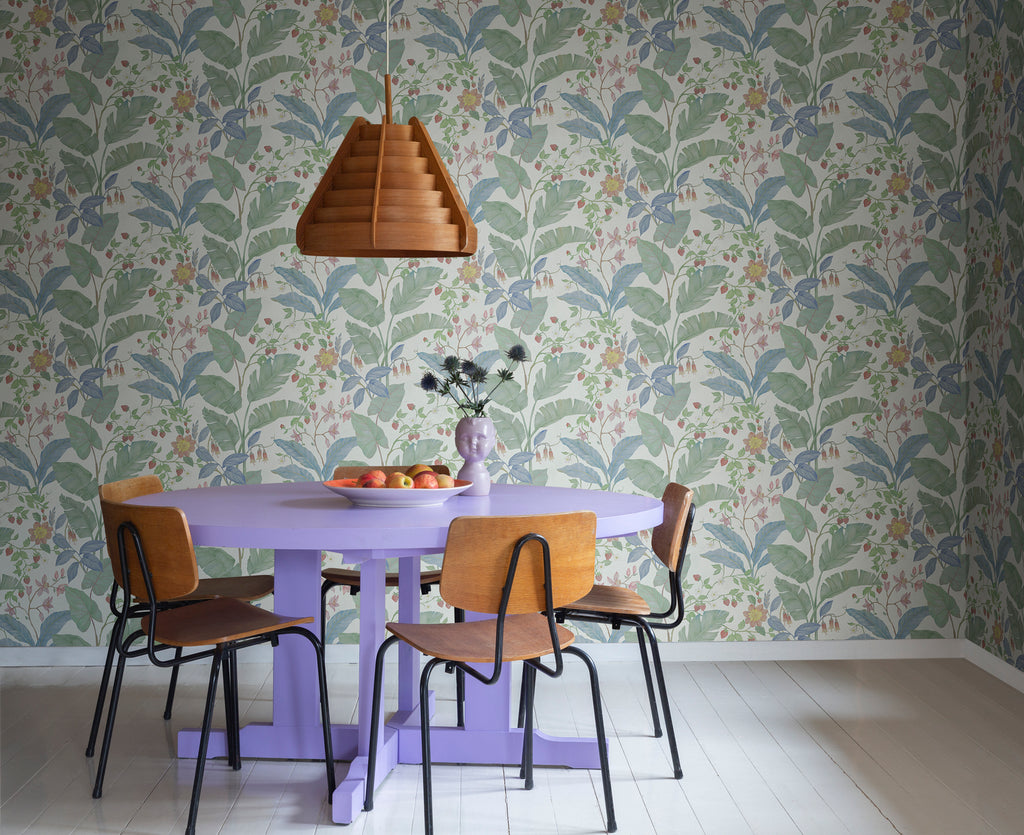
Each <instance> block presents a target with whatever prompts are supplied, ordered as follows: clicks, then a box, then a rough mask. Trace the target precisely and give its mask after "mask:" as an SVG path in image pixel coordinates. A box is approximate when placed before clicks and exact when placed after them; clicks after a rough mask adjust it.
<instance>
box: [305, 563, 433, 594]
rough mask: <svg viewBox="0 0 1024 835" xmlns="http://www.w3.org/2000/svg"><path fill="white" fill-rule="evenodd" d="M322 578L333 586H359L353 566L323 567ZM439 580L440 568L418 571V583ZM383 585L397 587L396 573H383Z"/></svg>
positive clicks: (427, 584)
mask: <svg viewBox="0 0 1024 835" xmlns="http://www.w3.org/2000/svg"><path fill="white" fill-rule="evenodd" d="M320 574H321V576H322V577H323V578H324V580H326V581H328V582H329V583H331V584H332V585H335V586H348V587H349V588H353V587H356V588H358V587H359V583H360V579H359V572H358V571H357V570H355V569H353V568H325V569H324V570H323V571H322V572H320ZM440 582H441V569H439V568H438V569H435V570H431V571H421V572H420V585H421V586H433V585H437V584H438V583H440ZM384 585H385V586H387V587H388V588H392V589H396V588H398V573H397V572H393V571H392V572H388V573H387V574H385V575H384Z"/></svg>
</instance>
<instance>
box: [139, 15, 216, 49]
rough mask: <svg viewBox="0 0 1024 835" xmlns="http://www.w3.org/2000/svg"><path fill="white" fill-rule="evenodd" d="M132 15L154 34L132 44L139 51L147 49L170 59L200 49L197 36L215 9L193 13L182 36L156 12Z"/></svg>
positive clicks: (188, 18)
mask: <svg viewBox="0 0 1024 835" xmlns="http://www.w3.org/2000/svg"><path fill="white" fill-rule="evenodd" d="M132 14H133V15H135V17H136V18H138V19H139V21H141V22H142V24H143V25H144V26H145V27H146V28H147V29H150V30H152V32H153V34H150V35H142V36H140V37H138V38H132V39H131V41H130V43H133V44H135V45H136V46H137V47H138V48H139V49H147V50H149V51H150V52H155V53H156V54H158V55H166V56H168V57H169V58H174V57H184V56H185V55H188V54H189V53H190V52H193V51H194V50H196V49H197V48H198V47H199V42H198V40H196V35H197V34H198V33H199V32H200V31H201V30H202V28H203V26H205V25H206V22H207V21H208V20H209V19H210V18H211V17H213V7H212V6H207V7H206V8H200V9H196V10H195V11H193V12H192V13H191V14H189V15H188V17H186V18H185V20H184V22H183V23H182V24H181V35H178V34H177V33H176V32H175V31H174V27H173V26H171V24H169V23H168V22H167V21H166V20H164V19H163V18H162V17H160V15H158V14H157V13H156V12H151V11H149V10H144V9H132Z"/></svg>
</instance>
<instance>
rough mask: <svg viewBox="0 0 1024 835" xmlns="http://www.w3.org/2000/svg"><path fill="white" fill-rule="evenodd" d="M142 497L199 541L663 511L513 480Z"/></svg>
mask: <svg viewBox="0 0 1024 835" xmlns="http://www.w3.org/2000/svg"><path fill="white" fill-rule="evenodd" d="M136 502H137V503H138V504H147V505H165V506H166V505H171V506H174V507H179V508H181V509H182V510H183V511H184V512H185V515H186V516H187V517H188V524H189V529H190V530H191V532H192V540H193V542H194V543H195V544H196V545H217V546H220V547H222V548H286V549H290V550H303V549H310V550H312V549H316V550H324V551H347V552H355V551H371V550H372V551H380V550H384V551H390V552H394V551H396V550H399V551H406V550H408V551H413V550H415V551H420V552H422V553H436V552H439V551H441V550H443V548H444V543H445V538H446V536H447V531H448V525H449V523H450V522H451V520H452V519H454V518H456V517H457V516H485V515H486V516H506V515H530V514H537V513H559V512H568V511H575V510H593V511H594V512H595V513H596V514H597V536H598V538H604V537H611V536H623V535H626V534H630V533H635V532H637V531H641V530H646V529H649V528H653V527H654V526H655V525H657V524H658V523H659V522H660V521H661V516H662V505H661V501H660V499H655V498H651V497H649V496H634V495H629V494H625V493H609V492H606V491H603V490H581V489H573V488H567V487H535V486H533V485H509V484H494V485H492V486H491V493H490V495H488V496H454V497H453V498H451V499H449V500H448V501H447V502H445V503H444V504H442V505H435V506H433V507H419V508H415V507H414V508H370V507H356V506H355V505H353V504H351V503H350V502H349V501H348V500H347V499H345V498H343V497H342V496H339V495H337V494H335V493H332V492H331V491H330V490H328V489H327V488H326V487H324V486H323V485H322V484H321V483H319V482H315V481H314V482H290V483H282V484H246V485H238V486H227V487H201V488H194V489H188V490H173V491H168V492H165V493H158V494H154V495H149V496H145V497H143V498H140V499H137V500H136Z"/></svg>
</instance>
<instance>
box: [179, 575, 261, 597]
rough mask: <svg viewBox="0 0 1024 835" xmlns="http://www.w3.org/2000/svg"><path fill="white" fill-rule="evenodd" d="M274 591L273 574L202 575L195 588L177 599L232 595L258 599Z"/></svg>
mask: <svg viewBox="0 0 1024 835" xmlns="http://www.w3.org/2000/svg"><path fill="white" fill-rule="evenodd" d="M273 592H274V575H273V574H249V575H243V576H241V577H204V578H203V579H201V580H200V581H199V585H198V586H196V590H195V591H194V592H192V593H191V594H186V595H185V596H184V597H179V598H178V600H182V601H185V600H188V601H192V600H212V599H214V598H217V597H233V598H235V600H247V601H251V600H259V599H260V598H261V597H266V596H267V595H268V594H273Z"/></svg>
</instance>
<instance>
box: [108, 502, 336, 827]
mask: <svg viewBox="0 0 1024 835" xmlns="http://www.w3.org/2000/svg"><path fill="white" fill-rule="evenodd" d="M100 507H101V508H102V511H103V524H104V527H105V529H106V535H107V542H108V547H109V543H114V545H113V548H114V550H115V552H116V554H117V559H116V560H115V561H114V566H113V567H114V579H115V592H116V591H117V590H120V591H121V596H122V597H123V600H122V601H121V604H120V608H119V612H120V617H119V618H118V620H117V623H116V624H115V626H114V634H113V637H112V642H113V644H114V647H115V650H116V652H117V669H116V671H115V673H114V685H113V689H112V691H111V695H110V707H109V709H108V712H107V722H106V727H105V729H104V732H103V743H102V746H101V749H100V758H99V762H98V764H97V769H96V784H95V786H94V787H93V797H97V798H98V797H100V796H101V795H102V793H103V777H104V774H105V772H106V766H107V757H108V754H109V752H110V741H111V737H112V735H113V729H114V718H115V716H116V713H117V706H118V700H119V696H120V691H121V682H122V680H123V678H124V670H125V664H126V662H127V660H128V659H129V658H135V657H139V656H146V657H148V658H149V660H150V661H151V662H152V663H153V664H155V665H157V666H158V667H177V666H180V665H181V664H187V663H189V662H192V661H199V660H201V659H205V658H210V659H212V664H211V667H210V681H209V685H208V687H207V691H206V710H205V713H204V715H203V726H202V733H201V735H200V740H199V752H198V755H197V760H196V773H195V779H194V781H193V784H192V800H191V804H190V807H189V814H188V824H187V826H186V829H185V832H186V833H194V832H195V827H196V814H197V812H198V806H199V794H200V790H201V788H202V782H203V772H204V770H205V767H206V752H207V749H208V746H209V740H210V725H211V722H212V719H213V706H214V700H215V697H216V694H217V678H218V675H219V674H220V673H221V672H223V675H224V692H225V700H224V701H225V706H224V709H225V716H226V719H227V752H228V762H229V764H230V765H231V767H232V768H233V769H234V770H236V771H237V770H239V769H240V768H241V767H242V760H241V753H240V747H239V711H238V677H237V666H236V663H237V662H236V653H237V652H238V651H239V650H242V649H245V648H247V647H251V646H256V645H259V644H264V643H273V644H276V643H277V640H278V639H279V638H280V636H281V635H286V634H287V635H301V636H302V637H303V638H305V639H306V640H308V641H309V643H310V644H311V646H312V647H313V651H314V652H315V653H316V661H317V672H318V674H319V684H320V719H321V722H322V723H323V734H324V758H325V760H326V764H327V785H328V790H329V791H330V792H331V793H332V794H333V792H334V788H335V778H334V752H333V748H332V743H331V720H330V711H329V708H328V704H327V676H326V670H325V667H324V653H323V645H322V644H321V643H320V640H319V639H318V638H317V637H316V635H314V634H313V633H312V632H310V631H309V630H308V629H305V628H303V624H308V623H312V622H313V618H312V617H294V618H293V617H288V616H285V615H278V614H275V613H273V612H268V611H266V610H264V609H260V608H259V607H257V606H253V605H252V604H251V603H247V602H244V601H241V600H236V599H234V598H230V597H218V598H215V599H211V600H200V601H196V602H194V603H191V604H189V605H187V606H176V605H175V606H172V607H171V608H167V606H166V605H165V604H168V603H174V602H175V601H178V600H180V599H181V598H183V597H185V596H186V595H189V594H192V593H193V592H195V590H196V588H197V587H198V585H199V568H198V565H197V563H196V554H195V550H194V548H193V547H192V537H191V534H190V533H189V528H188V522H187V521H186V519H185V514H184V513H183V512H182V511H181V510H180V509H178V508H176V507H146V506H141V505H130V504H123V503H121V502H115V501H108V500H106V499H101V500H100ZM137 618H138V619H140V620H141V622H140V627H141V628H139V629H137V630H135V631H134V632H132V633H131V634H127V637H126V633H127V632H128V629H129V625H130V623H131V622H132V621H133V620H134V619H137ZM137 642H143V643H144V646H138V647H135V646H133V645H135V644H136V643H137ZM211 645H212V649H209V648H207V649H198V650H196V651H194V652H189V653H188V654H186V655H182V654H181V653H180V652H179V650H181V649H185V648H196V647H210V646H211ZM171 649H173V650H174V653H173V656H171V657H167V654H166V653H167V651H169V650H171Z"/></svg>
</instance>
